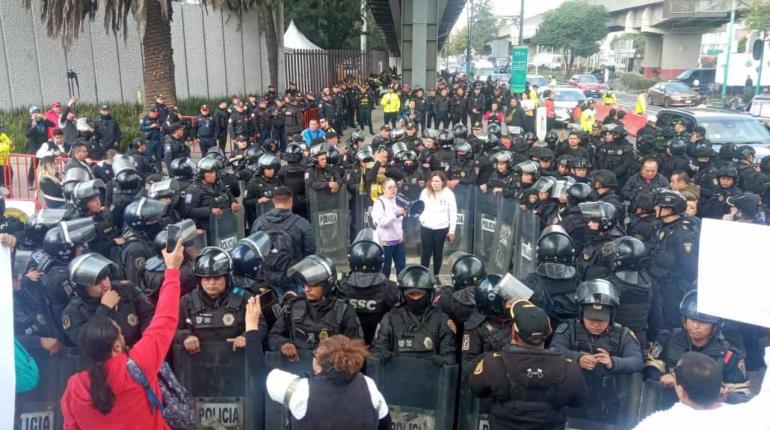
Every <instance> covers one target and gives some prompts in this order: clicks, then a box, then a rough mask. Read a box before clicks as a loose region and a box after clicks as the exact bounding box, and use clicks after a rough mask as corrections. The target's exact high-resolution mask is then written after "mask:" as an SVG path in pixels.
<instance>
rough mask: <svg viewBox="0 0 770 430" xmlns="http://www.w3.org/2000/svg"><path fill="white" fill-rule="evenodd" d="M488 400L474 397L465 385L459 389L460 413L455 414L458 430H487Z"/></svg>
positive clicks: (489, 404)
mask: <svg viewBox="0 0 770 430" xmlns="http://www.w3.org/2000/svg"><path fill="white" fill-rule="evenodd" d="M491 406H492V401H491V400H490V399H479V398H478V397H476V396H474V395H473V393H472V392H471V390H470V388H468V387H467V385H465V386H463V387H461V389H460V411H459V413H458V414H457V429H458V430H489V409H490V408H491Z"/></svg>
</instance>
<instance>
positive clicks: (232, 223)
mask: <svg viewBox="0 0 770 430" xmlns="http://www.w3.org/2000/svg"><path fill="white" fill-rule="evenodd" d="M222 212H223V214H222V216H221V217H218V218H217V217H215V216H214V215H211V216H210V217H209V231H210V233H211V236H209V238H208V242H209V246H217V247H219V248H222V249H224V250H225V251H229V250H231V249H232V248H233V246H235V242H238V240H239V239H240V237H239V236H238V217H237V216H236V214H234V213H233V211H232V210H230V209H223V210H222ZM242 219H243V218H241V220H242Z"/></svg>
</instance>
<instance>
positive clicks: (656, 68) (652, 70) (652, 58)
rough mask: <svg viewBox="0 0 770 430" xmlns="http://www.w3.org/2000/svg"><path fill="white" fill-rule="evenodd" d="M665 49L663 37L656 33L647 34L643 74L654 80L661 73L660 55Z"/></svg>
mask: <svg viewBox="0 0 770 430" xmlns="http://www.w3.org/2000/svg"><path fill="white" fill-rule="evenodd" d="M662 49H663V36H661V35H660V34H655V33H648V34H645V38H644V58H642V74H643V75H644V76H646V77H648V78H654V77H655V76H656V75H657V74H658V73H660V54H661V51H662Z"/></svg>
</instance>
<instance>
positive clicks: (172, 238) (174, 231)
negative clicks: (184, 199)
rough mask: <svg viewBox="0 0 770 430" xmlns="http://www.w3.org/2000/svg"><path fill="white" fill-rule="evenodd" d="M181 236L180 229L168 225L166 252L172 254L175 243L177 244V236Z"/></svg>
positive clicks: (176, 226)
mask: <svg viewBox="0 0 770 430" xmlns="http://www.w3.org/2000/svg"><path fill="white" fill-rule="evenodd" d="M181 234H182V227H180V226H178V225H175V224H170V225H169V226H168V235H167V236H166V252H168V253H171V252H174V248H176V243H177V242H179V236H181Z"/></svg>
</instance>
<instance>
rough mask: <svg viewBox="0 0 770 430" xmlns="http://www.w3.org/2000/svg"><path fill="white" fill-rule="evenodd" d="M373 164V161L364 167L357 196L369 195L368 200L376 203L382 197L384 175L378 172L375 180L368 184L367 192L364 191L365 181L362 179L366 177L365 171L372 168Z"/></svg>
mask: <svg viewBox="0 0 770 430" xmlns="http://www.w3.org/2000/svg"><path fill="white" fill-rule="evenodd" d="M374 163H375V162H374V161H371V162H369V163H368V164H367V165H366V168H364V169H363V170H362V171H361V180H360V181H359V183H358V192H359V194H361V195H365V194H369V198H370V199H372V201H376V200H377V199H378V198H379V197H380V196H381V195H382V182H383V181H384V180H385V174H384V173H379V172H378V173H377V179H375V180H374V182H372V183H371V184H369V189H368V190H367V189H366V180H365V179H364V178H365V177H366V171H367V170H369V169H372V168H374Z"/></svg>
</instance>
